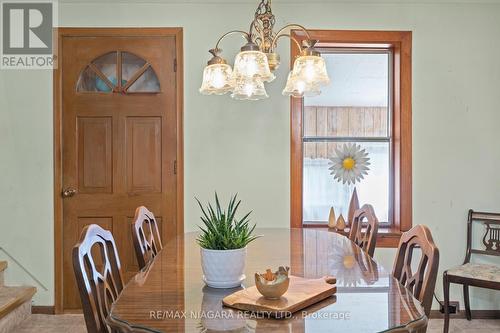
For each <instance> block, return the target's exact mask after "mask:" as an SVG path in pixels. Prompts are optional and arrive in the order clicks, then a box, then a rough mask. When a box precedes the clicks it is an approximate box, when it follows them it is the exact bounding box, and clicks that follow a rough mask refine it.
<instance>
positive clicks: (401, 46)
mask: <svg viewBox="0 0 500 333" xmlns="http://www.w3.org/2000/svg"><path fill="white" fill-rule="evenodd" d="M308 31H309V33H310V36H311V38H312V39H317V40H319V41H320V42H319V43H318V44H317V46H318V48H320V49H321V50H323V51H325V50H327V49H328V48H365V49H366V48H374V47H377V48H385V49H390V50H392V52H393V57H394V59H393V60H394V61H393V64H392V66H393V67H392V75H393V76H392V82H393V87H394V92H393V100H392V106H393V107H392V115H391V116H392V118H391V119H392V124H388V123H387V118H386V117H384V116H382V115H381V114H378V115H377V113H376V112H373V114H367V113H364V112H362V111H361V110H360V109H356V110H349V109H347V108H337V110H336V115H335V116H334V115H329V116H328V117H327V119H328V120H327V124H326V127H327V130H328V129H331V130H332V132H333V135H339V136H345V135H366V134H367V133H370V134H371V133H373V135H374V136H377V135H378V136H381V135H384V133H383V132H385V130H386V129H387V126H390V127H391V130H392V139H393V140H392V147H391V148H392V156H393V159H392V163H393V166H392V169H393V175H392V179H393V182H392V184H391V185H392V188H391V191H390V193H391V201H392V202H393V205H392V211H391V212H390V215H391V217H392V221H393V226H391V230H392V231H393V232H398V233H401V232H402V231H407V230H409V229H410V228H411V226H412V104H411V96H412V91H411V90H412V67H411V53H412V33H411V32H410V31H355V30H308ZM292 35H293V36H294V37H295V38H297V39H298V40H299V41H300V40H304V39H305V35H304V33H303V32H301V31H298V30H293V31H292ZM290 50H291V57H290V58H291V61H293V59H295V57H296V56H297V55H298V52H299V50H297V48H296V47H295V45H292V46H291V48H290ZM290 66H292V63H291V64H290ZM290 100H291V103H290V112H291V115H290V126H291V129H290V135H291V138H290V145H291V147H290V152H291V155H290V177H291V179H290V225H291V226H292V227H297V228H301V227H302V171H303V170H302V168H303V157H304V151H303V150H304V149H306V150H305V154H306V156H322V154H324V150H323V149H317V148H314V147H306V148H304V145H303V141H302V135H303V133H304V134H305V133H309V132H310V131H312V130H313V129H312V128H314V131H315V132H316V131H317V126H318V125H317V124H314V125H311V128H307V129H306V128H305V127H304V126H305V124H303V120H304V122H307V121H309V120H311V119H313V118H314V112H317V111H312V110H308V109H307V108H304V106H303V100H302V99H298V98H291V99H290ZM313 108H314V107H313ZM351 111H352V112H351ZM378 112H382V113H383V112H384V111H382V110H379V111H378ZM363 114H364V116H363ZM303 115H304V116H305V117H304V118H303ZM351 117H352V118H353V121H354V118H356V120H355V121H354V122H355V123H356V124H363V125H362V126H358V125H356V124H351V123H350V119H351ZM315 119H316V120H317V116H316V118H315ZM329 120H331V121H335V122H336V123H337V124H341V125H339V126H338V127H336V126H335V125H328V121H329ZM312 123H313V122H311V124H312ZM370 128H372V129H373V131H372V130H370ZM366 129H369V130H368V132H367V130H366ZM371 131H372V132H371ZM331 145H332V146H333V145H334V144H333V143H332V144H331ZM332 149H333V147H328V149H327V152H328V153H330V152H331V151H332ZM325 227H326V225H325ZM387 244H391V245H394V244H397V243H395V242H393V241H391V242H389V243H387ZM387 244H386V245H387Z"/></svg>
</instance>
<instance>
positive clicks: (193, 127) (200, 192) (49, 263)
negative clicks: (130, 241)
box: [0, 0, 500, 309]
mask: <svg viewBox="0 0 500 333" xmlns="http://www.w3.org/2000/svg"><path fill="white" fill-rule="evenodd" d="M226 2H228V1H222V0H221V1H210V2H209V3H207V2H204V1H201V0H198V1H190V3H188V4H182V3H180V1H170V2H169V1H166V0H165V2H164V3H162V1H159V0H158V1H149V2H142V3H133V2H132V1H128V2H127V3H118V1H114V2H113V3H110V2H109V1H108V2H103V1H83V0H82V1H81V3H78V2H77V1H75V0H72V1H68V0H66V1H64V2H63V3H61V4H60V14H59V18H60V25H61V26H75V27H76V26H82V27H85V26H88V27H90V26H96V27H105V26H138V27H146V26H166V27H177V26H181V27H183V28H184V45H185V49H184V51H185V59H184V60H185V81H184V82H185V83H184V84H185V87H184V88H185V96H184V99H185V109H184V112H185V127H184V132H185V226H186V230H187V231H189V230H193V229H194V228H195V225H196V224H197V223H198V209H197V207H196V206H195V202H194V200H193V197H194V196H195V195H196V196H198V197H200V198H202V199H207V198H208V197H209V196H211V195H212V192H213V191H214V190H217V191H219V192H220V193H221V194H222V193H224V194H229V193H233V192H238V193H239V194H240V197H241V198H242V199H243V200H244V203H245V207H244V209H253V210H254V214H253V218H254V221H256V222H257V223H258V225H259V226H261V227H264V226H273V227H287V226H288V225H289V220H290V214H289V205H290V204H289V197H290V193H289V192H290V188H289V183H290V180H289V177H290V174H289V155H290V148H289V124H290V122H289V102H288V99H287V98H285V97H283V96H282V95H281V89H282V87H283V85H284V79H285V76H286V67H287V66H286V64H288V53H289V45H288V44H287V43H284V44H283V45H281V46H280V48H279V51H280V53H281V56H282V63H283V64H284V65H283V66H282V68H280V69H279V71H278V79H277V80H276V81H275V82H273V83H271V84H270V89H269V91H268V92H269V94H270V96H271V97H270V98H269V99H268V100H266V101H258V102H238V101H233V100H231V99H230V98H229V97H227V96H223V97H206V96H202V95H200V94H199V93H198V87H199V84H200V79H201V73H202V69H203V66H204V64H205V61H206V60H208V57H209V54H208V53H207V50H208V49H209V48H211V47H213V43H214V42H215V40H216V39H217V38H218V36H219V35H220V34H221V33H223V32H225V31H227V30H229V29H232V28H243V29H245V28H246V27H247V25H248V23H249V20H250V19H251V17H252V14H253V12H254V10H255V7H256V3H257V1H243V0H241V1H238V3H236V4H234V3H232V4H230V3H227V4H224V3H226ZM376 2H377V1H375V0H373V1H356V3H352V2H351V3H348V2H343V1H312V2H308V1H305V0H304V1H293V4H286V3H285V1H275V2H273V9H274V12H275V14H276V15H277V26H281V25H283V24H286V23H290V22H298V23H302V24H304V25H306V26H307V27H310V28H318V29H384V30H412V31H413V133H414V134H413V142H414V145H413V157H414V162H413V167H414V169H413V170H414V172H413V179H414V188H413V192H414V193H413V194H414V204H413V207H414V214H413V215H414V223H415V224H416V223H422V224H427V225H428V226H429V227H430V228H431V230H432V232H433V235H434V237H435V241H436V243H437V244H438V246H439V247H440V250H441V265H440V266H441V267H440V268H441V270H443V269H445V268H447V267H450V266H453V265H456V264H459V263H460V262H461V261H462V260H463V254H464V251H465V245H464V243H465V216H466V212H467V209H468V208H469V207H473V208H476V209H483V210H491V211H495V210H496V211H500V190H499V189H500V173H498V172H497V171H498V165H499V164H500V148H499V145H498V142H499V139H500V134H499V133H500V132H499V131H498V123H499V122H500V110H499V105H500V93H499V87H500V61H499V59H500V41H499V38H498V36H499V35H500V4H499V3H498V1H487V2H494V3H495V2H496V4H491V3H490V4H488V3H486V1H485V2H483V3H482V4H464V3H451V2H450V1H442V2H441V3H436V4H432V3H431V2H430V1H426V2H425V3H420V4H419V2H418V1H414V3H412V2H411V1H404V3H399V4H398V3H396V2H395V1H385V2H383V3H382V2H381V3H380V4H376ZM445 2H446V3H445ZM461 2H469V1H461ZM470 2H471V3H472V2H473V1H470ZM302 3H303V4H302ZM240 42H241V40H239V39H236V37H235V39H233V40H231V41H229V42H228V43H225V44H224V45H223V48H224V49H226V50H233V52H229V53H226V55H228V58H229V59H232V57H233V55H234V51H235V49H236V47H237V45H238V44H239V43H240ZM332 77H333V78H334V77H335V73H332ZM0 89H1V90H0V91H1V95H0V142H1V144H0V174H1V175H2V177H1V178H0V211H1V212H2V218H1V224H2V226H1V229H0V230H2V233H1V234H0V244H1V246H4V247H5V248H7V249H8V250H10V251H11V252H12V253H13V254H14V255H15V256H16V257H17V258H18V259H19V261H21V262H22V263H23V264H24V265H25V266H26V267H27V268H29V269H30V270H31V271H32V272H33V273H34V274H35V275H36V276H37V277H38V278H39V279H40V280H41V281H42V282H43V283H44V284H45V285H47V286H48V287H49V291H48V292H44V291H42V290H40V291H39V292H38V294H37V296H36V298H35V301H36V304H38V305H47V304H53V302H54V295H53V290H54V289H53V284H54V282H53V278H54V274H53V271H54V262H53V209H52V207H53V200H52V193H53V192H52V191H53V189H52V184H53V183H52V180H53V176H52V172H53V171H52V170H53V168H52V156H53V151H52V79H51V73H50V72H47V71H1V72H0ZM393 255H394V250H387V249H380V250H377V254H376V257H377V259H379V260H380V261H381V262H382V263H384V264H385V266H386V267H391V266H392V260H393ZM0 258H2V255H1V254H0ZM7 279H8V280H9V281H10V282H11V283H14V282H25V283H31V284H32V283H33V282H31V281H30V280H29V278H27V277H26V275H25V274H24V273H22V272H21V271H20V270H19V269H17V268H15V267H14V265H13V264H11V268H9V275H8V276H7ZM437 294H438V296H440V297H441V296H442V293H441V280H439V281H438V288H437ZM499 296H500V294H499V293H498V292H486V291H479V290H473V291H472V299H473V301H472V306H473V308H475V309H499V308H500V297H499ZM452 299H461V292H460V291H459V289H458V288H453V289H452Z"/></svg>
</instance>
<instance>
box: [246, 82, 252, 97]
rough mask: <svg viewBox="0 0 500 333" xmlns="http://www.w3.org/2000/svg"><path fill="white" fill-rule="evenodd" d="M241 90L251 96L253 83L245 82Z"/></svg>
mask: <svg viewBox="0 0 500 333" xmlns="http://www.w3.org/2000/svg"><path fill="white" fill-rule="evenodd" d="M243 91H244V92H245V94H246V95H247V96H248V97H250V96H252V93H253V91H254V85H253V84H251V83H246V84H245V86H244V88H243Z"/></svg>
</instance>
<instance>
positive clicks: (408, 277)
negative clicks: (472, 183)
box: [392, 225, 439, 316]
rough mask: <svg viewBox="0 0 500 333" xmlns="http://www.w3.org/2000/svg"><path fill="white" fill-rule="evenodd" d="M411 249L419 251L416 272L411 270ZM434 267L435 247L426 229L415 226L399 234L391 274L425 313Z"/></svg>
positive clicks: (412, 254)
mask: <svg viewBox="0 0 500 333" xmlns="http://www.w3.org/2000/svg"><path fill="white" fill-rule="evenodd" d="M415 249H418V251H419V253H420V260H419V263H418V266H417V269H416V271H415V272H413V271H412V261H413V259H414V250H415ZM438 266H439V250H438V248H437V247H436V245H435V244H434V240H433V239H432V235H431V232H430V230H429V228H427V227H426V226H424V225H417V226H415V227H413V228H412V229H410V230H409V231H407V232H405V233H403V235H402V236H401V239H400V241H399V246H398V251H397V254H396V259H395V262H394V267H393V271H392V275H393V276H394V277H395V278H396V279H397V280H399V282H400V283H401V284H402V285H403V286H405V287H406V288H408V289H409V290H410V291H411V292H412V294H413V295H414V296H415V298H417V299H418V300H419V301H420V303H422V306H423V307H424V309H425V313H426V314H427V316H428V315H429V313H430V310H431V305H432V294H433V293H434V287H435V285H436V278H437V272H438Z"/></svg>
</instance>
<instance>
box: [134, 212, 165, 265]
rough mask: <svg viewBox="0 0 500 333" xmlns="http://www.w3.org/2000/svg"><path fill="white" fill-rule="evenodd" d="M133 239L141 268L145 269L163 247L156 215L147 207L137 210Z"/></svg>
mask: <svg viewBox="0 0 500 333" xmlns="http://www.w3.org/2000/svg"><path fill="white" fill-rule="evenodd" d="M132 239H133V243H134V250H135V255H136V257H137V263H138V264H139V268H140V269H143V268H144V267H146V266H147V264H148V263H149V262H151V260H153V258H154V257H156V255H157V254H158V252H160V250H161V249H162V247H163V246H162V243H161V238H160V231H159V228H158V222H157V221H156V219H155V216H154V214H153V213H152V212H150V211H149V210H148V209H147V208H146V207H144V206H140V207H138V208H137V209H136V210H135V217H134V221H133V222H132Z"/></svg>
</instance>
